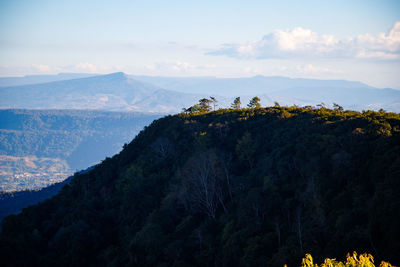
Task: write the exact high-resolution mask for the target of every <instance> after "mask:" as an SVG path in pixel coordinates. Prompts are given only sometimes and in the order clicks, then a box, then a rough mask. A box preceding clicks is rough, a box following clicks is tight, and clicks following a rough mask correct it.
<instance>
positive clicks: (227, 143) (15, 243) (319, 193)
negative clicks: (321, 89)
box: [0, 106, 400, 266]
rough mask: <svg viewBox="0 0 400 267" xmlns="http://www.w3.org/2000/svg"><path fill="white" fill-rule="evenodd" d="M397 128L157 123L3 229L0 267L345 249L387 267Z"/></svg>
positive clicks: (399, 121) (311, 111)
mask: <svg viewBox="0 0 400 267" xmlns="http://www.w3.org/2000/svg"><path fill="white" fill-rule="evenodd" d="M399 126H400V115H399V114H395V113H386V112H383V111H382V112H374V111H365V112H362V113H360V112H355V111H345V110H343V111H339V110H331V109H328V108H326V107H322V106H321V107H320V108H313V107H307V108H300V107H279V106H275V107H269V108H252V109H240V110H236V109H219V110H217V111H215V112H211V113H201V112H197V113H193V114H179V115H176V116H166V117H164V118H162V119H159V120H156V121H154V122H153V123H152V124H151V125H150V126H148V127H146V128H145V129H144V130H143V131H142V132H140V133H139V134H138V135H137V137H136V138H135V139H134V140H133V141H132V142H131V143H130V144H128V145H126V146H125V147H124V149H123V150H122V151H121V152H120V153H119V154H118V155H116V156H114V157H112V158H108V159H106V160H104V161H103V162H102V163H101V164H100V165H98V166H96V167H95V168H94V169H93V170H91V171H89V172H88V173H85V174H78V175H76V176H75V177H74V178H73V180H72V181H71V183H70V185H68V186H66V187H64V188H63V190H62V191H61V193H59V194H58V195H56V196H55V197H53V198H52V199H50V200H47V201H45V202H44V203H41V204H39V205H36V206H33V207H30V208H27V209H25V210H24V211H23V212H22V213H21V214H20V215H17V216H9V217H6V218H5V219H4V221H3V227H2V229H3V231H2V233H1V234H0V256H1V258H2V259H3V261H2V264H3V265H5V266H27V265H30V266H63V265H65V266H71V265H79V266H81V265H89V266H94V265H96V266H102V265H114V266H173V265H177V266H283V264H288V266H299V265H301V259H302V257H303V256H304V253H305V251H307V252H308V251H309V252H311V253H312V255H314V256H315V259H316V260H315V261H316V262H324V259H326V258H329V257H332V255H345V253H346V252H348V251H354V250H357V251H376V252H378V253H377V255H379V257H378V258H377V259H376V260H377V262H380V260H382V259H384V260H389V261H390V262H391V263H393V264H398V263H399V262H400V256H399V254H398V251H400V245H399V242H398V240H399V239H400V230H399V227H398V222H397V221H396V220H395V219H394V218H393V216H394V215H395V214H400V182H399V177H400V157H399V155H400V131H399ZM21 255H24V257H21ZM331 263H332V261H331V262H330V263H329V262H325V263H324V264H325V265H326V266H329V264H331ZM332 264H333V263H332Z"/></svg>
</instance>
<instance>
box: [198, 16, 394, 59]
mask: <svg viewBox="0 0 400 267" xmlns="http://www.w3.org/2000/svg"><path fill="white" fill-rule="evenodd" d="M206 54H207V55H224V56H228V57H234V58H243V59H266V58H291V57H316V58H327V57H328V58H359V59H365V58H369V59H383V60H399V59H400V21H399V22H396V23H395V24H394V26H393V27H392V29H391V30H390V31H389V32H388V33H387V34H385V33H380V34H378V35H376V36H374V35H372V34H368V33H367V34H364V35H358V36H356V37H349V38H344V39H339V38H337V37H335V36H334V35H325V34H323V35H320V34H318V33H316V32H313V31H311V30H310V29H303V28H301V27H296V28H294V29H292V30H276V31H274V32H272V33H270V34H267V35H265V36H264V37H263V38H262V39H261V40H259V41H255V42H251V43H243V44H224V45H222V47H221V48H219V49H216V50H213V51H210V52H208V53H206Z"/></svg>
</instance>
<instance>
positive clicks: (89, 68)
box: [74, 62, 97, 73]
mask: <svg viewBox="0 0 400 267" xmlns="http://www.w3.org/2000/svg"><path fill="white" fill-rule="evenodd" d="M74 67H75V69H76V70H78V71H85V72H92V73H94V72H96V71H97V67H96V66H95V65H93V64H90V63H88V62H81V63H78V64H76V65H75V66H74Z"/></svg>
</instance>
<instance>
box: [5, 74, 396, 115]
mask: <svg viewBox="0 0 400 267" xmlns="http://www.w3.org/2000/svg"><path fill="white" fill-rule="evenodd" d="M28 83H30V84H28ZM210 95H212V96H215V97H217V99H218V101H219V106H220V107H229V105H230V103H231V102H232V100H233V99H234V97H237V96H241V98H242V103H243V104H246V103H247V101H248V100H249V99H250V98H251V97H253V96H255V95H257V96H259V97H260V98H261V103H262V105H264V106H268V105H273V103H274V101H277V102H279V103H280V104H281V105H293V104H296V105H300V106H304V105H317V104H319V103H322V102H323V103H325V104H326V105H328V106H331V105H332V104H333V103H337V104H339V105H342V106H343V107H344V108H346V109H355V110H368V109H373V110H378V109H381V108H383V109H385V110H388V111H392V112H400V90H396V89H390V88H386V89H378V88H375V87H371V86H368V85H366V84H363V83H361V82H352V81H344V80H314V79H291V78H286V77H265V76H255V77H250V78H215V77H187V78H182V77H152V76H135V75H127V74H124V73H121V72H119V73H113V74H108V75H92V74H59V75H43V76H26V77H20V78H15V77H14V78H0V108H3V109H4V108H29V109H59V108H61V109H100V110H112V111H145V112H159V113H176V112H179V111H181V109H182V108H184V107H189V106H191V105H193V104H194V103H196V102H197V101H198V100H199V99H200V98H202V97H209V96H210Z"/></svg>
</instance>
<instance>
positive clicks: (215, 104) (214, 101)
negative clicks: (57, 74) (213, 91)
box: [210, 96, 218, 111]
mask: <svg viewBox="0 0 400 267" xmlns="http://www.w3.org/2000/svg"><path fill="white" fill-rule="evenodd" d="M210 99H211V101H212V104H213V107H214V111H215V108H216V107H217V106H218V105H217V102H218V101H217V99H216V98H215V97H213V96H210Z"/></svg>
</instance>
